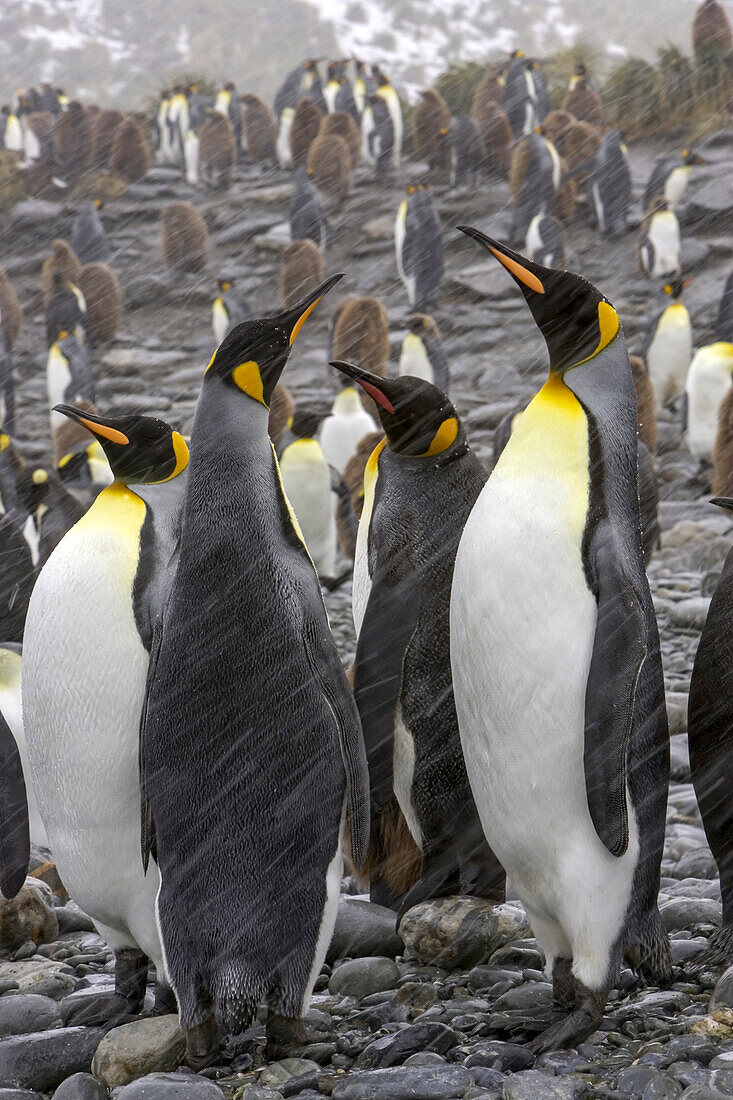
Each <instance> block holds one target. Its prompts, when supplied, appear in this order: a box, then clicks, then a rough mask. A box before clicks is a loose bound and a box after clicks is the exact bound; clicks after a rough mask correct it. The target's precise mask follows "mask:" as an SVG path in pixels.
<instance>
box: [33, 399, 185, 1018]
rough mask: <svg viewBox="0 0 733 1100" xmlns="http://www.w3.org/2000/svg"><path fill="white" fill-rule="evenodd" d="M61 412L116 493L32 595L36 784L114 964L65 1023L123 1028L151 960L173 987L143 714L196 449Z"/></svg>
mask: <svg viewBox="0 0 733 1100" xmlns="http://www.w3.org/2000/svg"><path fill="white" fill-rule="evenodd" d="M59 411H60V412H62V413H63V415H65V416H69V417H70V418H72V419H73V420H75V421H77V422H78V423H79V424H81V425H83V426H84V427H86V428H87V429H88V430H89V431H90V432H92V433H93V434H94V436H95V437H96V439H98V440H99V441H100V443H101V444H102V446H103V447H104V451H105V454H106V455H107V458H108V459H109V462H110V465H111V466H112V469H113V472H114V475H115V481H114V482H113V483H112V485H110V486H109V487H108V488H106V489H104V490H103V491H102V492H101V493H100V494H99V496H98V497H97V498H96V500H95V501H94V503H93V505H92V506H91V508H90V509H89V511H88V512H87V513H86V514H85V515H84V516H83V517H82V519H81V520H79V522H78V523H77V524H76V525H75V526H74V527H73V528H72V529H71V530H70V531H69V532H68V534H67V535H66V536H65V537H64V538H63V539H62V540H61V542H60V543H59V545H58V546H57V547H56V549H55V550H54V552H53V553H52V554H51V556H50V557H49V559H48V561H47V562H46V564H45V566H44V567H43V569H42V570H41V574H40V576H39V578H38V581H37V583H36V587H35V588H34V590H33V598H32V600H31V605H30V607H29V609H28V620H27V623H26V631H25V637H24V643H23V719H24V726H25V738H26V743H27V752H28V759H29V763H30V770H31V777H32V781H33V785H34V788H35V791H36V795H37V797H38V802H39V806H40V810H41V816H42V818H43V822H44V824H45V826H46V830H47V832H48V837H49V842H50V846H51V849H52V851H53V854H54V858H55V860H56V863H57V866H58V868H59V873H60V874H61V876H62V878H63V881H64V885H65V886H66V888H67V890H68V891H69V893H70V895H71V897H72V898H73V899H74V900H75V901H76V902H77V904H78V905H80V906H81V907H82V909H83V910H84V912H86V913H88V914H89V915H90V916H91V917H92V919H93V920H94V923H95V925H96V926H97V928H98V929H99V932H100V934H101V935H102V936H104V938H105V940H106V941H107V943H108V944H109V945H110V947H112V949H113V950H114V952H115V992H114V993H113V994H111V993H103V994H98V995H92V996H90V998H89V999H86V998H85V999H84V1001H83V1002H82V1003H81V1004H77V1005H75V1006H74V1009H73V1013H72V1014H71V1015H70V1016H69V1017H67V1020H66V1021H65V1022H67V1023H69V1022H73V1023H85V1024H89V1025H91V1024H98V1023H109V1022H124V1021H125V1020H126V1019H129V1017H130V1014H132V1013H136V1012H139V1011H140V1009H141V1008H142V1004H143V1000H144V997H145V987H146V983H147V969H148V958H150V959H151V960H152V961H153V962H154V963H155V966H156V969H157V971H158V978H159V980H160V981H164V980H165V968H164V962H163V954H162V951H161V947H160V939H159V936H158V928H157V924H156V917H155V897H156V893H157V890H158V884H159V879H158V872H157V868H156V867H155V866H154V865H153V866H151V867H150V868H149V869H148V873H147V876H146V875H145V873H144V871H143V866H142V862H141V859H140V780H139V771H138V757H139V727H140V712H141V707H142V702H143V697H144V694H145V682H146V676H147V670H148V660H149V653H150V648H151V644H152V639H153V627H154V624H155V622H156V619H157V617H158V615H159V613H160V610H161V607H162V604H163V601H164V599H165V596H166V592H167V584H168V579H169V576H170V568H171V559H172V558H173V555H174V553H175V549H176V545H177V540H178V533H179V529H180V515H181V505H182V500H183V494H184V491H185V484H186V476H185V474H186V469H187V465H188V448H187V447H186V444H185V442H184V441H183V439H182V437H181V436H180V435H179V434H178V432H174V431H173V429H172V428H171V427H170V426H169V425H168V424H165V423H163V421H161V420H154V419H152V418H151V417H146V416H136V415H129V416H119V417H112V418H108V417H101V416H95V415H91V414H88V413H84V412H82V411H81V410H78V409H75V408H73V407H72V406H68V405H64V406H60V407H59Z"/></svg>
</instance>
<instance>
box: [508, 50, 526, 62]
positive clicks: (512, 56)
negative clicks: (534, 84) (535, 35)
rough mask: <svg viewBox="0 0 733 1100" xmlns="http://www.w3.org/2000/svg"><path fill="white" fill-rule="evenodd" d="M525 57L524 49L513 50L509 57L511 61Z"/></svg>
mask: <svg viewBox="0 0 733 1100" xmlns="http://www.w3.org/2000/svg"><path fill="white" fill-rule="evenodd" d="M523 57H524V50H512V52H511V53H510V54H509V58H510V60H511V61H521V59H522V58H523Z"/></svg>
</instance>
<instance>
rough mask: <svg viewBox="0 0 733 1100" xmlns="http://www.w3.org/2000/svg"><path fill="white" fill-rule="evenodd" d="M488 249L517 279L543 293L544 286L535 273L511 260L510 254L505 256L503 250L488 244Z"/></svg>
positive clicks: (531, 288)
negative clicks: (500, 250)
mask: <svg viewBox="0 0 733 1100" xmlns="http://www.w3.org/2000/svg"><path fill="white" fill-rule="evenodd" d="M488 248H489V251H490V252H491V253H492V254H493V255H494V256H496V258H497V260H498V261H499V263H500V264H503V265H504V267H505V268H506V269H507V271H510V272H511V273H512V275H515V276H516V277H517V279H519V281H520V283H524V285H525V286H528V287H529V289H530V290H536V291H537V293H538V294H544V293H545V288H544V287H543V285H542V283H541V282H540V281H539V279H538V278H537V276H536V275H533V274H532V272H531V271H527V268H526V267H522V265H521V264H519V263H517V261H516V260H513V259H512V258H511V256H505V255H504V253H503V252H499V250H498V249H497V248H492V247H491V245H489V246H488Z"/></svg>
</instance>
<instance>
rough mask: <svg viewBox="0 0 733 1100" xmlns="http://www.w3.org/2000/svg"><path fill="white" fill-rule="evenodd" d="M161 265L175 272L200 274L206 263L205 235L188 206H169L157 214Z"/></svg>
mask: <svg viewBox="0 0 733 1100" xmlns="http://www.w3.org/2000/svg"><path fill="white" fill-rule="evenodd" d="M160 226H161V250H162V252H163V263H164V264H165V266H166V267H168V268H176V269H177V270H179V271H203V269H204V268H205V267H206V265H207V264H208V262H209V254H210V245H209V231H208V229H207V228H206V222H205V221H204V219H203V218H202V216H201V214H200V213H199V211H198V210H197V209H196V207H195V206H191V203H190V202H169V203H167V204H166V205H165V206H164V207H163V209H162V210H161V212H160Z"/></svg>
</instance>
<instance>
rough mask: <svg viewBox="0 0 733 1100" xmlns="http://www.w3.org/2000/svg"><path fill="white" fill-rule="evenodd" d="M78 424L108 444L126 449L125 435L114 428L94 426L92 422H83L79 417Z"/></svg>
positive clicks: (126, 440) (104, 425) (126, 439)
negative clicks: (119, 445) (106, 440)
mask: <svg viewBox="0 0 733 1100" xmlns="http://www.w3.org/2000/svg"><path fill="white" fill-rule="evenodd" d="M79 423H80V424H83V425H84V427H85V428H88V429H89V431H90V432H93V433H94V435H101V437H102V439H108V440H109V441H110V443H121V444H122V446H123V447H126V446H127V444H128V443H129V442H130V440H129V439H128V438H127V436H126V435H124V434H123V433H122V432H118V431H117V429H116V428H108V427H107V425H106V424H95V423H94V422H93V421H92V420H85V419H84V418H83V417H81V416H80V417H79Z"/></svg>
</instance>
